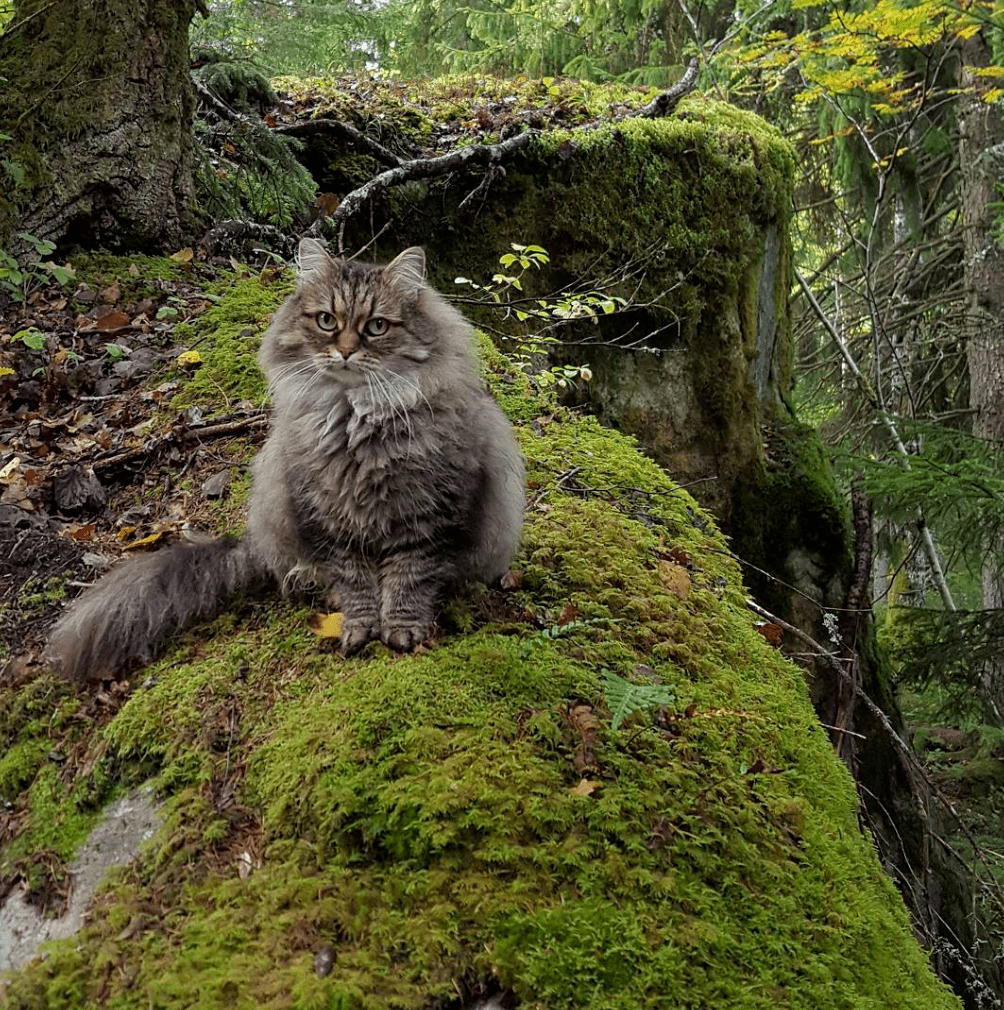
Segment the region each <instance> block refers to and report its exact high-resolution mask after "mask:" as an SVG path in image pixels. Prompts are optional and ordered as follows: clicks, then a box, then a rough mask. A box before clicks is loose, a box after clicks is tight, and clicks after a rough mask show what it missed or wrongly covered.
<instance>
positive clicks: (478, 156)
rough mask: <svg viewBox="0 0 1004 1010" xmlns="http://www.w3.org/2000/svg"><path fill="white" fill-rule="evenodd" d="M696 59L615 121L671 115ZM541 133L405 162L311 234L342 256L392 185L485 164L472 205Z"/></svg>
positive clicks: (693, 74) (689, 86)
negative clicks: (326, 234)
mask: <svg viewBox="0 0 1004 1010" xmlns="http://www.w3.org/2000/svg"><path fill="white" fill-rule="evenodd" d="M697 68H698V61H697V59H696V58H695V59H692V60H691V61H690V63H689V64H688V66H687V69H686V71H685V72H684V74H683V76H682V77H681V78H680V80H679V81H677V82H676V84H674V85H673V86H672V87H670V88H667V89H666V90H665V91H663V92H662V93H661V94H659V95H656V97H655V98H653V99H652V101H651V102H649V103H648V105H646V106H645V107H644V108H641V109H638V110H636V111H634V112H630V113H626V114H625V115H624V116H622V117H619V118H618V119H616V120H614V122H623V121H624V120H626V119H632V118H637V117H645V118H650V119H652V118H660V117H665V116H668V115H669V114H670V113H671V112H672V111H673V110H674V109H675V108H676V106H677V104H678V103H679V101H680V99H681V98H683V97H684V96H685V95H687V94H689V93H690V92H691V91H693V90H694V85H695V84H696V83H697ZM606 125H609V121H608V120H603V121H601V122H597V123H593V124H590V125H588V126H581V127H577V129H578V130H579V131H583V130H595V129H599V128H600V127H601V126H606ZM541 132H542V131H541V130H538V129H533V128H531V129H528V130H525V131H524V132H523V133H518V134H516V136H514V137H509V138H508V139H506V140H501V141H499V143H497V144H473V145H471V146H469V147H460V148H454V150H452V151H450V152H449V153H448V154H444V155H440V156H439V157H433V158H415V159H413V160H411V161H403V162H401V163H400V164H398V165H395V166H394V167H393V168H389V169H387V171H385V172H381V173H380V174H379V175H375V176H374V177H373V178H372V179H370V180H369V181H368V182H365V183H363V185H362V186H360V187H359V188H358V189H354V190H352V192H351V193H348V194H347V195H346V196H345V197H344V198H343V199H342V202H341V203H340V204H339V205H338V209H337V210H336V211H335V212H334V214H332V215H331V217H330V218H318V219H317V221H315V222H314V224H313V226H312V228H311V231H312V232H313V233H315V234H316V233H319V232H320V230H321V229H322V228H323V227H325V226H326V225H327V227H330V228H334V229H335V230H336V231H337V235H338V252H339V255H341V254H342V253H344V251H345V224H346V222H347V221H348V219H349V218H350V217H352V216H353V215H354V214H356V213H358V212H359V211H360V210H361V209H362V208H363V207H364V206H365V205H366V204H367V203H369V201H370V200H372V199H373V198H374V197H376V196H378V195H379V194H380V193H383V192H385V191H386V190H388V189H390V188H391V187H392V186H399V185H401V183H404V182H410V181H411V180H414V179H432V178H435V177H437V176H441V175H447V174H449V173H450V172H453V171H456V170H457V169H461V168H465V167H467V166H469V165H484V166H485V167H486V169H487V172H486V175H485V179H483V180H482V181H481V182H480V183H479V184H478V186H477V187H476V188H475V190H474V192H473V193H471V194H469V195H468V196H467V197H466V198H465V199H464V200H463V201H462V204H461V206H469V205H470V203H471V201H472V199H476V198H477V196H478V195H480V194H483V193H484V192H486V191H487V189H488V187H489V186H490V185H491V181H492V179H493V178H495V177H496V176H497V175H498V174H499V169H500V167H501V166H500V164H499V163H500V162H501V161H502V159H503V158H506V157H508V156H509V155H511V154H512V153H514V152H515V151H519V150H522V149H523V148H524V147H526V146H527V145H528V144H530V142H531V141H532V140H534V139H535V138H536V137H538V136H539V135H540V134H541Z"/></svg>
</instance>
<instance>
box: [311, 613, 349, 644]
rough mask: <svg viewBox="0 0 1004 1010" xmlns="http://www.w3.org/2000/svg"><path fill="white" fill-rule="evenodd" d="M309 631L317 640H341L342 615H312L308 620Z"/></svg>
mask: <svg viewBox="0 0 1004 1010" xmlns="http://www.w3.org/2000/svg"><path fill="white" fill-rule="evenodd" d="M310 630H311V631H312V632H313V633H314V634H315V635H317V636H318V637H319V638H341V637H342V615H341V614H314V615H313V616H312V617H311V618H310Z"/></svg>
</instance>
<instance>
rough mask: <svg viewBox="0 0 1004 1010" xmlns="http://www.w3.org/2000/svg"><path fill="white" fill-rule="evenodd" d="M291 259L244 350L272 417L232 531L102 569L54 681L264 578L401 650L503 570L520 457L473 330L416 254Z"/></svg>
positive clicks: (303, 253)
mask: <svg viewBox="0 0 1004 1010" xmlns="http://www.w3.org/2000/svg"><path fill="white" fill-rule="evenodd" d="M297 259H298V272H297V281H296V290H295V292H294V293H293V294H292V295H291V296H290V297H289V298H288V299H287V300H286V301H285V302H284V303H283V305H282V306H281V307H280V308H279V309H278V311H277V312H276V313H275V316H274V317H273V320H272V323H271V325H270V326H269V328H268V331H267V332H266V334H265V337H264V339H263V341H262V346H261V351H260V354H259V360H260V362H261V365H262V368H263V370H264V372H265V375H266V376H267V378H268V382H269V389H270V391H271V395H272V408H273V413H272V421H271V429H270V432H269V436H268V439H267V441H266V443H265V445H264V446H263V448H262V450H261V451H260V452H259V453H258V455H257V457H256V458H255V460H254V463H253V466H252V473H253V487H252V493H251V502H250V509H249V515H248V526H247V532H246V533H245V534H244V536H243V537H242V538H240V539H239V540H237V539H233V538H223V539H221V540H216V541H213V542H210V543H204V544H177V545H175V546H172V547H169V548H166V549H163V550H160V551H157V552H156V553H154V554H151V555H150V556H148V557H144V558H142V559H139V560H133V561H128V562H125V563H124V564H122V565H121V566H119V567H118V568H116V569H114V570H113V571H112V572H111V573H109V574H108V575H106V576H104V577H103V578H101V579H100V580H99V581H98V582H97V583H96V584H95V585H94V586H93V587H91V588H90V589H88V590H86V591H85V592H84V594H83V595H82V596H81V597H80V599H79V600H77V601H76V602H75V603H74V604H72V605H71V607H70V609H69V610H68V611H67V612H66V613H65V614H64V615H63V616H62V617H61V618H60V619H59V621H58V622H57V624H56V626H55V628H54V629H53V631H52V634H51V635H50V638H49V645H48V650H47V654H48V658H49V659H50V661H51V662H52V664H53V666H54V667H55V668H56V669H57V670H59V671H60V672H61V673H62V674H63V675H64V676H67V677H69V678H71V679H74V680H98V679H104V678H109V677H112V676H115V675H117V674H119V673H120V672H121V671H123V670H124V669H125V668H127V667H128V666H129V665H131V664H134V663H135V662H137V661H139V662H147V661H149V660H150V659H151V658H152V657H153V656H154V654H155V650H156V648H157V646H158V644H159V643H160V642H161V641H162V639H163V638H164V637H165V636H166V635H168V634H170V633H171V632H173V631H175V630H177V629H179V628H181V627H183V626H184V625H186V624H188V623H189V622H190V621H192V620H193V619H194V618H196V617H198V616H200V615H205V614H209V613H211V612H212V611H214V610H215V609H216V608H217V607H218V606H219V605H220V604H221V603H222V602H223V601H224V600H225V599H226V598H227V597H229V596H231V595H232V594H234V593H236V592H238V591H241V590H248V589H255V588H259V587H263V586H265V585H266V584H267V583H268V582H269V581H274V582H275V583H277V584H278V585H279V586H280V588H282V590H283V591H289V590H292V589H296V588H301V587H303V586H311V587H314V588H317V589H319V590H321V591H322V592H324V593H325V594H326V602H327V605H328V607H329V609H332V610H337V611H339V612H341V614H342V630H341V641H340V648H341V651H342V652H343V653H344V654H345V655H351V654H353V653H355V652H357V651H358V650H359V649H361V648H362V647H363V646H364V645H365V644H366V643H367V642H369V641H370V640H372V639H381V640H382V641H383V642H385V643H386V644H387V645H388V646H390V647H391V648H392V649H395V650H397V651H400V652H408V651H411V650H414V649H415V648H416V647H417V646H418V645H419V644H421V643H422V642H423V641H425V640H426V639H427V638H428V637H429V636H430V634H431V630H432V622H433V620H434V617H435V615H436V611H437V606H438V604H439V602H440V601H441V599H442V596H443V594H444V592H445V591H447V590H448V589H449V588H450V587H453V586H456V585H458V584H461V583H464V582H468V581H481V582H492V581H494V580H496V579H498V578H499V577H500V576H502V575H503V574H504V573H505V572H506V571H507V569H508V567H509V564H510V563H511V561H512V559H513V557H514V555H515V553H516V551H517V549H518V546H519V541H520V536H521V532H522V522H523V508H524V471H523V460H522V457H521V455H520V452H519V448H518V446H517V443H516V438H515V434H514V432H513V429H512V426H511V425H510V424H509V422H508V420H507V419H506V418H505V416H504V415H503V413H502V411H501V410H500V409H499V407H498V405H497V404H496V403H495V401H494V400H493V399H492V398H491V396H490V395H489V394H488V393H487V392H485V391H484V389H483V388H482V385H481V383H480V381H479V378H478V374H477V370H476V363H475V355H474V349H473V337H472V330H471V327H470V324H469V323H468V322H467V320H466V319H464V317H463V316H462V315H461V314H460V313H459V312H457V311H456V310H455V309H454V308H453V307H452V306H450V305H449V304H448V303H447V302H446V301H445V300H444V299H443V298H442V297H441V296H440V295H439V294H437V293H436V292H435V291H434V290H433V289H432V288H430V287H429V286H428V285H427V284H426V282H425V254H424V252H423V251H422V250H421V249H420V248H417V247H413V248H410V249H405V250H404V252H402V253H401V254H400V255H399V256H398V257H397V258H396V259H395V260H394V261H393V262H391V263H390V264H389V265H387V266H383V267H380V266H369V265H364V264H361V263H356V262H353V261H350V260H343V259H337V258H333V257H331V256H329V254H328V253H327V252H326V251H325V249H324V247H323V246H322V245H321V244H320V243H319V242H317V241H315V240H314V239H309V238H307V239H303V240H302V241H301V242H300V246H299V252H298V257H297Z"/></svg>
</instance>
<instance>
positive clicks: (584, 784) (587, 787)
mask: <svg viewBox="0 0 1004 1010" xmlns="http://www.w3.org/2000/svg"><path fill="white" fill-rule="evenodd" d="M597 785H599V783H598V782H597V781H596V780H595V779H579V784H578V785H577V786H573V787H572V788H571V790H569V791H570V792H571V794H572V795H573V796H592V795H593V793H594V792H596V787H597Z"/></svg>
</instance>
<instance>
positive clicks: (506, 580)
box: [500, 568, 523, 589]
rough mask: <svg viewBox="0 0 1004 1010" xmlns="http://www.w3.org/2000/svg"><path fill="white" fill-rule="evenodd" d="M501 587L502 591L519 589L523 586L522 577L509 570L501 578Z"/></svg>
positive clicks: (520, 574)
mask: <svg viewBox="0 0 1004 1010" xmlns="http://www.w3.org/2000/svg"><path fill="white" fill-rule="evenodd" d="M500 584H501V586H502V588H503V589H519V587H520V586H521V585H522V584H523V575H522V573H521V572H517V571H514V570H513V569H512V568H510V569H509V571H507V572H506V573H505V575H503V576H502V581H501V583H500Z"/></svg>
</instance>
